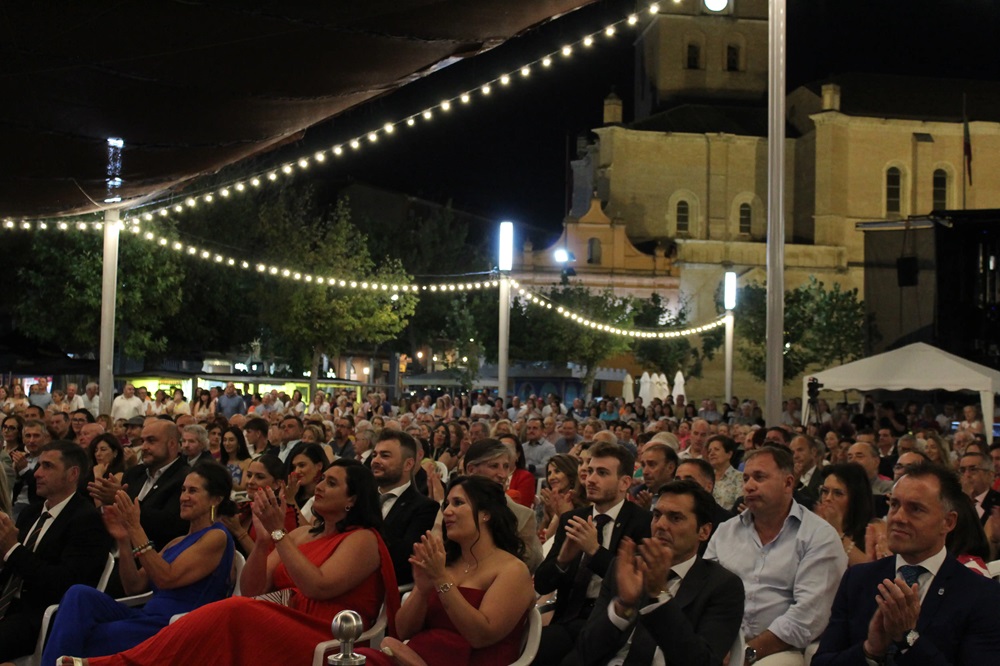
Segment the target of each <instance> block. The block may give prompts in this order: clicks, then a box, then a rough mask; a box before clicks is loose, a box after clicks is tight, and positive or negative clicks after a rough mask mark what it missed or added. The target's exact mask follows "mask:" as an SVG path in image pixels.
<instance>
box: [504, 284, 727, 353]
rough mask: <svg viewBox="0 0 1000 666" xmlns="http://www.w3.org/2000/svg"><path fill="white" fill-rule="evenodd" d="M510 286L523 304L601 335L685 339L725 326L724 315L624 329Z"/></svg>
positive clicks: (522, 288)
mask: <svg viewBox="0 0 1000 666" xmlns="http://www.w3.org/2000/svg"><path fill="white" fill-rule="evenodd" d="M510 282H511V286H512V287H514V288H515V289H516V290H517V294H518V295H519V296H521V297H522V298H523V299H524V301H525V302H527V303H530V304H531V305H535V306H538V307H540V308H544V309H546V310H555V311H556V312H558V313H559V314H561V315H562V316H563V317H566V318H567V319H569V320H571V321H573V322H575V323H577V324H579V325H580V326H583V327H584V328H590V329H593V330H595V331H601V332H602V333H611V334H612V335H620V336H623V337H628V338H642V339H668V338H686V337H689V336H692V335H701V334H702V333H706V332H708V331H711V330H712V329H715V328H719V327H720V326H723V325H725V323H726V318H725V315H722V316H720V317H719V318H718V319H715V320H713V321H711V322H709V323H707V324H702V325H701V326H693V327H690V328H684V329H669V330H665V329H639V328H625V327H622V326H616V325H614V324H604V323H602V322H599V321H594V320H592V319H590V318H588V317H587V316H585V315H582V314H580V313H578V312H574V311H573V310H570V309H569V308H566V307H563V306H561V305H558V304H557V303H554V302H553V301H552V300H551V299H550V298H549V297H548V296H545V295H543V294H538V293H535V292H533V291H531V290H530V289H526V288H525V287H523V286H521V285H520V283H518V282H517V281H516V280H511V281H510Z"/></svg>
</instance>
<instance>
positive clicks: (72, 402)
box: [63, 384, 96, 418]
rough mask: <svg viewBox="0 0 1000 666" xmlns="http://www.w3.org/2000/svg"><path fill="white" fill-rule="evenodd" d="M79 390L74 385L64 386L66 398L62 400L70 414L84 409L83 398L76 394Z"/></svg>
mask: <svg viewBox="0 0 1000 666" xmlns="http://www.w3.org/2000/svg"><path fill="white" fill-rule="evenodd" d="M79 390H80V388H79V387H78V386H77V385H76V384H67V385H66V397H65V398H63V399H64V400H65V401H66V404H67V405H69V410H68V411H70V412H75V411H76V410H78V409H84V405H83V396H81V395H80V394H79V393H78V391H79ZM95 418H96V417H95Z"/></svg>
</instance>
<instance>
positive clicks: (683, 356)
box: [632, 293, 722, 378]
mask: <svg viewBox="0 0 1000 666" xmlns="http://www.w3.org/2000/svg"><path fill="white" fill-rule="evenodd" d="M633 305H634V307H635V321H634V323H635V326H636V327H637V328H664V327H667V328H674V329H683V328H686V327H687V326H689V325H690V322H689V316H690V313H689V311H688V307H687V303H681V305H680V307H679V308H678V309H677V310H676V311H674V310H671V309H670V308H669V307H668V304H667V302H666V301H664V300H663V298H662V297H660V295H659V294H655V293H654V294H653V295H652V296H650V297H649V298H648V299H639V298H637V299H634V300H633ZM721 345H722V332H721V331H720V330H719V329H714V330H712V331H709V332H707V333H703V334H702V335H701V336H688V337H684V338H666V339H663V338H656V339H637V340H636V341H635V342H634V343H633V345H632V351H633V353H634V354H635V359H636V361H638V362H639V363H640V364H641V365H642V366H643V367H644V368H647V369H649V370H655V371H657V372H663V373H666V374H667V375H668V376H669V377H673V376H674V374H675V373H676V372H677V371H678V370H680V371H681V372H683V373H684V376H685V377H687V378H691V377H701V375H702V369H703V365H704V362H705V361H707V360H711V359H712V357H713V356H714V355H715V351H716V350H717V349H718V348H719V347H720V346H721Z"/></svg>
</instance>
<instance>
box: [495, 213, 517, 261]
mask: <svg viewBox="0 0 1000 666" xmlns="http://www.w3.org/2000/svg"><path fill="white" fill-rule="evenodd" d="M497 268H499V269H500V270H501V271H504V272H506V271H510V270H511V269H512V268H514V223H513V222H501V223H500V256H499V257H498V261H497Z"/></svg>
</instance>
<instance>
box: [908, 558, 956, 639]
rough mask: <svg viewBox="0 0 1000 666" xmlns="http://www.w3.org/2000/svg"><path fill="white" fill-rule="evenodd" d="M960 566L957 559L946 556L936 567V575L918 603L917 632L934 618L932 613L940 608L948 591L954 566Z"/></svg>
mask: <svg viewBox="0 0 1000 666" xmlns="http://www.w3.org/2000/svg"><path fill="white" fill-rule="evenodd" d="M961 566H962V565H961V564H959V562H958V560H955V559H952V558H951V557H948V558H946V559H945V561H944V563H943V564H942V565H941V568H940V569H938V572H937V575H936V576H934V578H933V580H931V583H930V589H928V590H927V594H926V596H924V600H923V602H922V603H921V604H920V617H919V618H918V619H917V631H918V632H920V631H924V630H925V629H926V627H927V625H928V624H930V622H931V620H933V619H934V614H935V613H937V612H938V609H939V608H941V603H942V602H943V601H944V598H945V596H946V595H948V594H949V592H950V591H949V588H950V585H949V584H948V583H949V581H950V580H951V578H952V576H954V575H955V572H956V567H961Z"/></svg>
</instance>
